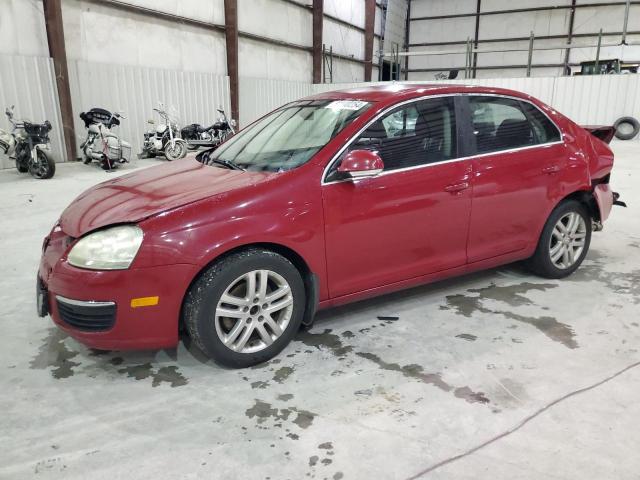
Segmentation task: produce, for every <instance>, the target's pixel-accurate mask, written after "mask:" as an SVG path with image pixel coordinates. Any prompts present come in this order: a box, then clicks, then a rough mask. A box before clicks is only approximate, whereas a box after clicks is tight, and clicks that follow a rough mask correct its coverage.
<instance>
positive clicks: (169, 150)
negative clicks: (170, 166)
mask: <svg viewBox="0 0 640 480" xmlns="http://www.w3.org/2000/svg"><path fill="white" fill-rule="evenodd" d="M186 155H187V146H186V145H185V144H184V143H183V142H173V145H171V142H169V143H167V146H166V147H165V149H164V156H165V158H166V159H167V160H169V161H170V162H171V161H173V160H178V159H180V158H182V157H184V156H186Z"/></svg>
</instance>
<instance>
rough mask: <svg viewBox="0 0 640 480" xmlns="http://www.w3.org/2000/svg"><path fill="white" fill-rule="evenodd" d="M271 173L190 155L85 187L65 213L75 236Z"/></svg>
mask: <svg viewBox="0 0 640 480" xmlns="http://www.w3.org/2000/svg"><path fill="white" fill-rule="evenodd" d="M270 175H271V174H269V173H261V172H249V171H246V172H243V171H240V170H229V169H226V168H218V167H215V166H207V165H203V164H202V163H200V162H198V161H197V160H195V159H191V158H186V159H183V160H178V161H174V162H171V163H167V164H164V165H158V166H157V167H151V168H146V169H144V170H140V171H138V172H133V173H130V174H128V175H124V176H122V177H118V178H114V179H113V180H110V181H107V182H104V183H101V184H98V185H96V186H95V187H92V188H90V189H89V190H87V191H85V192H84V193H82V194H81V195H80V196H79V197H78V198H76V199H75V200H74V201H73V202H71V204H70V205H69V206H68V207H67V208H66V210H65V211H64V212H63V213H62V216H61V217H60V227H61V228H62V230H63V231H64V232H65V233H66V234H67V235H70V236H72V237H79V236H81V235H84V234H85V233H87V232H89V231H91V230H95V229H98V228H100V227H104V226H107V225H112V224H118V223H132V222H138V221H140V220H143V219H145V218H148V217H151V216H153V215H157V214H159V213H162V212H165V211H167V210H171V209H173V208H177V207H180V206H183V205H186V204H189V203H193V202H197V201H198V200H202V199H205V198H208V197H212V196H214V195H219V194H222V193H225V192H229V191H231V190H237V189H240V188H243V187H247V186H250V185H254V184H256V183H258V182H261V181H264V180H265V179H266V178H267V177H269V176H270Z"/></svg>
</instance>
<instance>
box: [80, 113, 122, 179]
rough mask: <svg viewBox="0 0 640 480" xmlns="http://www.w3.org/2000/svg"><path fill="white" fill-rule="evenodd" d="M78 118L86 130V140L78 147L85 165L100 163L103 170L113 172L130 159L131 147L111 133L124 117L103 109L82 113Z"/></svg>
mask: <svg viewBox="0 0 640 480" xmlns="http://www.w3.org/2000/svg"><path fill="white" fill-rule="evenodd" d="M80 118H81V119H82V121H83V122H84V126H85V128H86V129H87V138H86V139H85V140H84V142H82V144H81V145H80V150H81V151H82V157H83V158H82V159H83V161H84V163H85V164H89V163H91V162H92V161H94V160H95V161H97V162H99V163H100V165H101V167H102V168H103V169H104V170H113V169H114V168H116V167H117V166H118V165H119V164H121V163H126V162H128V161H129V159H130V157H131V145H130V144H129V143H128V142H125V141H123V140H121V139H120V138H119V137H118V135H116V134H115V132H114V131H113V128H114V127H117V126H118V125H120V119H125V118H126V117H125V116H124V115H122V113H121V112H115V113H111V112H110V111H108V110H105V109H103V108H92V109H91V110H89V111H88V112H82V113H81V114H80Z"/></svg>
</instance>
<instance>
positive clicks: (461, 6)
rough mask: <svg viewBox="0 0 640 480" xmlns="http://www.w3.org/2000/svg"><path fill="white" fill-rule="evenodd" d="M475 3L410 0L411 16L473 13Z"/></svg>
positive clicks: (469, 0)
mask: <svg viewBox="0 0 640 480" xmlns="http://www.w3.org/2000/svg"><path fill="white" fill-rule="evenodd" d="M476 3H477V2H476V0H447V1H434V0H411V17H414V18H415V17H434V16H438V15H455V14H459V13H473V12H475V11H476ZM483 3H484V2H483Z"/></svg>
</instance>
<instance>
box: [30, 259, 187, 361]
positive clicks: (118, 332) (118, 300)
mask: <svg viewBox="0 0 640 480" xmlns="http://www.w3.org/2000/svg"><path fill="white" fill-rule="evenodd" d="M47 270H48V268H47V267H46V265H45V264H44V262H43V264H41V266H40V270H39V272H38V275H39V278H38V285H39V286H38V297H39V299H41V300H40V301H41V302H44V305H43V308H42V309H40V308H39V313H41V314H42V313H44V314H46V313H48V314H49V315H51V318H52V319H53V321H54V323H55V324H56V325H57V326H58V327H59V328H60V329H62V330H63V331H65V332H66V333H67V334H69V335H70V336H71V337H73V338H75V339H76V340H78V341H79V342H80V343H83V344H84V345H86V346H88V347H90V348H96V349H100V350H139V349H159V348H172V347H175V346H176V345H177V343H178V323H179V318H180V309H181V306H182V299H183V296H184V293H185V291H186V289H187V288H188V285H189V282H190V279H191V275H192V273H193V266H192V265H185V264H179V265H166V266H159V267H151V268H141V269H131V270H119V271H91V270H83V269H79V268H75V267H73V266H71V265H69V264H67V263H66V262H64V261H62V262H58V264H57V265H56V266H55V267H54V268H53V269H52V270H51V271H50V272H48V271H47ZM155 296H157V297H158V298H159V300H158V303H157V304H156V305H152V306H145V307H138V306H132V300H133V299H135V298H141V297H155Z"/></svg>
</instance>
